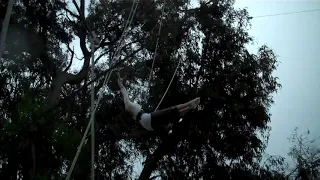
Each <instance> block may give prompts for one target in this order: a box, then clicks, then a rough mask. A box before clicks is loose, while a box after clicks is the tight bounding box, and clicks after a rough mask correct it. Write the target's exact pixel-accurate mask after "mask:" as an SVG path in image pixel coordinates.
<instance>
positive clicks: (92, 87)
mask: <svg viewBox="0 0 320 180" xmlns="http://www.w3.org/2000/svg"><path fill="white" fill-rule="evenodd" d="M92 35H93V36H94V37H91V52H92V56H91V80H93V79H94V76H95V73H94V52H95V45H96V42H97V41H98V40H97V39H96V36H95V33H94V32H92ZM94 94H95V92H94V83H92V84H91V112H92V111H93V110H94ZM92 121H93V123H92V125H91V179H92V180H94V177H95V172H94V155H95V154H94V149H95V148H94V146H95V129H94V128H95V127H94V125H95V118H94V117H93V120H92Z"/></svg>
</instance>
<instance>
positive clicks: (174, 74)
mask: <svg viewBox="0 0 320 180" xmlns="http://www.w3.org/2000/svg"><path fill="white" fill-rule="evenodd" d="M180 62H181V59H179V62H178V65H177V67H176V69H175V70H174V73H173V75H172V78H171V80H170V83H169V85H168V87H167V89H166V91H165V92H164V94H163V95H162V98H161V100H160V102H159V103H158V106H157V107H156V109H155V110H154V111H157V110H158V108H159V106H160V104H161V103H162V100H163V99H164V97H165V96H166V94H167V92H168V90H169V88H170V86H171V83H172V81H173V78H174V77H175V76H176V73H177V70H178V68H179V65H180Z"/></svg>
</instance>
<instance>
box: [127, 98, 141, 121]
mask: <svg viewBox="0 0 320 180" xmlns="http://www.w3.org/2000/svg"><path fill="white" fill-rule="evenodd" d="M128 109H129V110H130V111H131V112H132V118H133V119H134V120H136V118H137V115H138V113H139V112H140V111H141V109H142V107H141V106H140V105H139V104H137V103H134V102H131V101H129V107H128Z"/></svg>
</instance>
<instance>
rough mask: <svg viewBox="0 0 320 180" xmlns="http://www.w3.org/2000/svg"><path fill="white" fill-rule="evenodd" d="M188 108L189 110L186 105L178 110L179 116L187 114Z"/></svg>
mask: <svg viewBox="0 0 320 180" xmlns="http://www.w3.org/2000/svg"><path fill="white" fill-rule="evenodd" d="M190 110H191V108H190V107H186V108H184V109H181V110H179V114H180V116H181V117H182V116H184V115H185V114H187V112H189V111H190Z"/></svg>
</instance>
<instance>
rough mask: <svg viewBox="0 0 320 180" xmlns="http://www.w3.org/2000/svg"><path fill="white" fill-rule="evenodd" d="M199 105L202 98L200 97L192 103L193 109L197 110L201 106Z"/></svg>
mask: <svg viewBox="0 0 320 180" xmlns="http://www.w3.org/2000/svg"><path fill="white" fill-rule="evenodd" d="M199 103H200V98H199V97H197V98H195V99H194V100H192V101H191V108H192V109H195V108H196V107H197V106H198V105H199Z"/></svg>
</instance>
